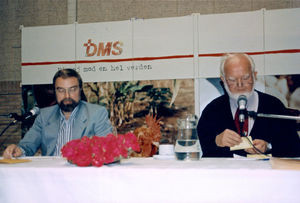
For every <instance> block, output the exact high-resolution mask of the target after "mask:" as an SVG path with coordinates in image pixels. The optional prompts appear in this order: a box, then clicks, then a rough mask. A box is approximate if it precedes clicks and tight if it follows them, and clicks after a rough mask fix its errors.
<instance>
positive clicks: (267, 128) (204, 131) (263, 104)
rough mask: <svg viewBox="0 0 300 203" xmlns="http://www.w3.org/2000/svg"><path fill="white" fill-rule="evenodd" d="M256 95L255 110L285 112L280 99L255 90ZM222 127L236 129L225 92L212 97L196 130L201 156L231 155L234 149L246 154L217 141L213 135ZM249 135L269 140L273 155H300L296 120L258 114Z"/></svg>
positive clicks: (260, 111)
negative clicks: (214, 97) (221, 144)
mask: <svg viewBox="0 0 300 203" xmlns="http://www.w3.org/2000/svg"><path fill="white" fill-rule="evenodd" d="M257 92H258V91H257ZM258 99H259V104H258V110H257V112H258V113H266V114H280V115H287V109H286V108H285V107H284V105H283V104H282V103H281V101H280V100H279V99H277V98H275V97H273V96H271V95H268V94H265V93H262V92H258ZM225 129H231V130H234V131H236V132H237V129H236V127H235V124H234V120H233V117H232V113H231V109H230V104H229V97H228V95H227V94H225V95H222V96H220V97H218V98H216V99H215V100H213V101H212V102H211V103H209V104H208V105H207V106H206V107H205V109H204V110H203V112H202V115H201V118H200V120H199V123H198V126H197V132H198V136H199V140H200V143H201V147H202V151H203V157H233V152H234V153H235V154H239V155H242V156H246V155H247V153H246V152H245V151H244V150H237V151H230V148H229V147H218V146H217V145H216V143H215V138H216V136H217V135H218V134H220V133H221V132H223V131H224V130H225ZM250 136H251V137H252V139H253V140H254V139H262V140H265V141H266V142H268V143H271V144H272V151H271V153H272V156H274V157H299V156H300V139H299V136H298V134H297V131H296V122H295V121H291V120H283V119H274V118H261V117H257V118H256V119H255V121H254V125H253V128H252V130H251V133H250Z"/></svg>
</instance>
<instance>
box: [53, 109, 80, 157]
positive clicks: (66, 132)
mask: <svg viewBox="0 0 300 203" xmlns="http://www.w3.org/2000/svg"><path fill="white" fill-rule="evenodd" d="M77 111H78V106H77V107H76V108H75V109H74V110H73V111H72V113H71V115H70V117H69V119H66V117H65V115H64V114H63V113H62V111H61V110H60V128H59V132H58V137H57V141H56V146H55V152H54V155H55V156H60V155H61V151H60V150H61V148H62V147H63V146H64V145H65V144H66V143H68V142H69V141H70V140H71V139H72V128H73V124H74V121H75V117H76V113H77Z"/></svg>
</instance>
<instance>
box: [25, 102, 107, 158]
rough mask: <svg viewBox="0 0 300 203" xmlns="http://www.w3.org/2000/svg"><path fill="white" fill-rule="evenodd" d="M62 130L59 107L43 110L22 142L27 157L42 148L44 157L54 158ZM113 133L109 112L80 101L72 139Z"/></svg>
mask: <svg viewBox="0 0 300 203" xmlns="http://www.w3.org/2000/svg"><path fill="white" fill-rule="evenodd" d="M59 128H60V108H59V106H58V105H54V106H51V107H46V108H43V109H41V112H40V114H39V115H38V116H37V118H36V119H35V121H34V124H33V126H32V127H31V128H30V130H29V131H28V132H27V133H26V134H25V136H24V138H23V139H22V140H21V141H20V143H19V146H20V147H22V149H24V151H25V152H26V156H33V155H34V154H35V153H36V151H37V150H38V149H39V148H40V147H41V150H42V155H43V156H52V155H53V154H54V151H55V146H56V141H57V137H58V132H59ZM111 132H112V126H111V123H110V121H109V119H108V113H107V110H106V109H105V108H104V107H102V106H99V105H96V104H90V103H87V102H84V101H80V103H79V104H78V112H77V114H76V118H75V120H74V124H73V129H72V139H79V138H81V137H83V136H88V137H91V136H93V135H97V136H106V135H107V134H108V133H111Z"/></svg>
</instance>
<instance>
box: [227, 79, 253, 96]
mask: <svg viewBox="0 0 300 203" xmlns="http://www.w3.org/2000/svg"><path fill="white" fill-rule="evenodd" d="M254 85H255V83H253V86H252V89H251V91H250V92H241V93H235V94H233V93H231V92H230V90H229V87H228V85H227V83H226V82H224V87H225V90H226V92H227V94H228V95H229V97H230V98H231V99H233V100H234V101H237V100H238V98H239V96H241V95H245V96H246V97H247V100H248V99H249V97H250V96H251V95H252V94H253V92H254Z"/></svg>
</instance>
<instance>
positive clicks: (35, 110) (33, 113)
mask: <svg viewBox="0 0 300 203" xmlns="http://www.w3.org/2000/svg"><path fill="white" fill-rule="evenodd" d="M39 113H40V109H39V108H38V107H33V108H32V109H31V110H30V111H29V112H27V113H25V114H23V115H22V116H19V115H18V114H16V113H11V114H9V117H10V118H14V119H16V120H17V121H24V120H27V119H30V118H32V117H34V116H36V115H38V114H39Z"/></svg>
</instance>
